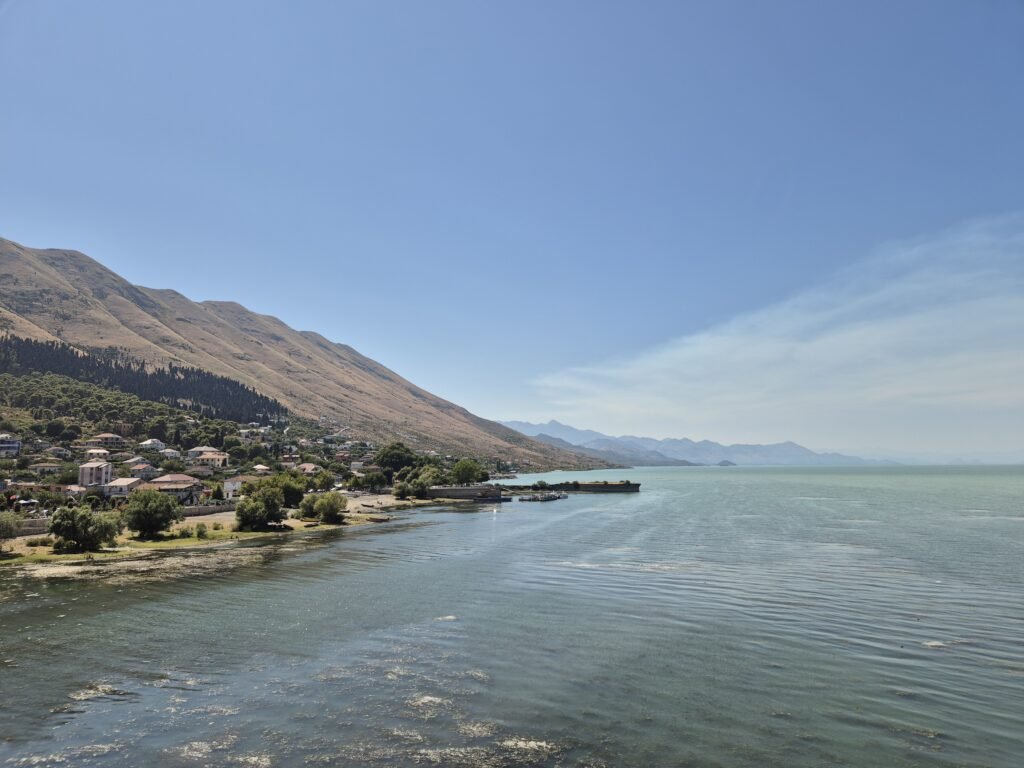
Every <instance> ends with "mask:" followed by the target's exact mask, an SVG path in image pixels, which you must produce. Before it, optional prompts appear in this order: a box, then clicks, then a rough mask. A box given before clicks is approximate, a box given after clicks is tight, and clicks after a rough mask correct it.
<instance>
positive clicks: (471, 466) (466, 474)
mask: <svg viewBox="0 0 1024 768" xmlns="http://www.w3.org/2000/svg"><path fill="white" fill-rule="evenodd" d="M483 471H484V469H483V467H481V466H480V465H479V464H478V463H477V462H476V461H474V460H473V459H459V460H458V461H457V462H456V463H455V466H454V467H452V480H454V481H455V483H457V484H458V485H465V484H467V483H475V482H477V481H478V480H479V479H480V476H481V475H482V474H483Z"/></svg>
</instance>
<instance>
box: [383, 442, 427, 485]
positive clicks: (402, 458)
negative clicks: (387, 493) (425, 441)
mask: <svg viewBox="0 0 1024 768" xmlns="http://www.w3.org/2000/svg"><path fill="white" fill-rule="evenodd" d="M418 458H419V457H418V456H417V455H416V454H415V453H414V452H413V450H412V449H411V448H409V446H407V445H406V444H405V443H401V442H394V443H388V444H387V445H385V446H384V447H383V448H381V449H380V450H379V451H378V452H377V455H376V456H374V458H373V463H374V464H376V465H377V466H378V467H380V468H381V469H382V470H383V471H384V474H385V475H386V476H387V479H388V482H389V483H390V482H392V480H393V479H394V476H395V473H396V472H399V471H400V470H402V469H404V468H405V467H412V466H415V465H416V462H417V460H418Z"/></svg>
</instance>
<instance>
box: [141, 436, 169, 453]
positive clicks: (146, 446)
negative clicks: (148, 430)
mask: <svg viewBox="0 0 1024 768" xmlns="http://www.w3.org/2000/svg"><path fill="white" fill-rule="evenodd" d="M165 448H167V443H165V442H163V441H162V440H157V439H156V438H155V437H151V438H149V440H143V441H142V442H141V443H139V450H142V451H162V450H164V449H165Z"/></svg>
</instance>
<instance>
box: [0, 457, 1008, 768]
mask: <svg viewBox="0 0 1024 768" xmlns="http://www.w3.org/2000/svg"><path fill="white" fill-rule="evenodd" d="M545 477H547V478H548V479H573V478H579V479H591V478H594V479H609V480H618V479H625V478H628V479H631V480H635V481H639V482H641V483H642V490H641V492H640V493H639V494H629V495H589V496H588V495H576V496H573V497H572V498H569V499H565V500H560V501H556V502H550V503H544V504H537V503H533V504H528V503H518V502H515V503H508V504H501V505H486V506H481V505H475V506H459V507H436V508H424V509H421V510H417V511H415V512H411V513H409V514H408V516H407V517H404V518H403V519H401V520H397V521H395V522H393V523H389V524H385V525H382V526H376V527H372V528H370V527H368V528H361V529H352V530H347V531H344V532H326V531H325V532H318V533H311V534H309V535H301V536H293V537H291V538H289V539H286V540H283V541H275V542H273V543H268V544H261V545H258V546H254V547H253V546H248V547H241V548H238V552H237V554H238V555H240V556H239V557H237V558H234V559H232V558H225V562H228V561H231V563H232V564H231V567H225V568H223V569H210V568H208V567H207V568H202V569H197V571H198V572H197V573H196V574H195V575H190V576H186V577H183V578H177V579H174V580H170V581H146V580H137V579H135V580H127V579H97V580H90V581H70V580H58V579H50V580H41V579H35V578H27V577H23V576H20V575H17V574H16V573H15V572H13V571H12V570H10V569H0V738H2V741H0V764H5V765H15V766H17V765H58V764H64V765H76V766H77V765H99V766H137V765H147V766H149V765H159V766H203V765H249V766H315V765H369V766H376V765H381V766H383V765H387V766H414V765H415V766H419V765H456V766H457V765H466V766H519V765H523V766H527V765H529V766H533V765H550V766H594V767H596V766H759V767H760V766H787V767H789V766H826V765H828V766H832V765H834V766H882V765H884V766H991V767H993V768H996V767H1000V768H1019V766H1020V765H1022V764H1024V469H1022V468H1019V467H1018V468H1011V467H1002V468H878V469H874V468H872V469H861V468H856V469H789V468H778V469H774V468H773V469H755V468H744V467H735V468H717V467H716V468H668V469H662V468H657V469H635V470H615V471H610V472H591V473H585V474H583V473H575V474H572V473H556V474H552V475H549V476H545ZM516 482H521V481H516ZM195 557H196V558H197V560H196V562H197V563H198V562H200V559H204V560H203V562H209V560H205V559H207V558H219V557H222V555H221V554H215V553H210V552H198V553H196V555H195Z"/></svg>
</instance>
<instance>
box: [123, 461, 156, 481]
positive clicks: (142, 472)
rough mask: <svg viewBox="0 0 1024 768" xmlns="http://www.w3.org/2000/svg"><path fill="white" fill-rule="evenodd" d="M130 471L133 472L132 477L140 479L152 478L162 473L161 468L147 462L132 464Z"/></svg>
mask: <svg viewBox="0 0 1024 768" xmlns="http://www.w3.org/2000/svg"><path fill="white" fill-rule="evenodd" d="M128 471H129V472H131V475H132V477H137V478H139V479H140V480H152V479H153V478H154V477H157V476H158V475H159V474H160V470H159V469H157V468H156V467H154V466H153V465H152V464H147V463H146V462H140V463H138V464H132V466H130V467H128Z"/></svg>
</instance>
